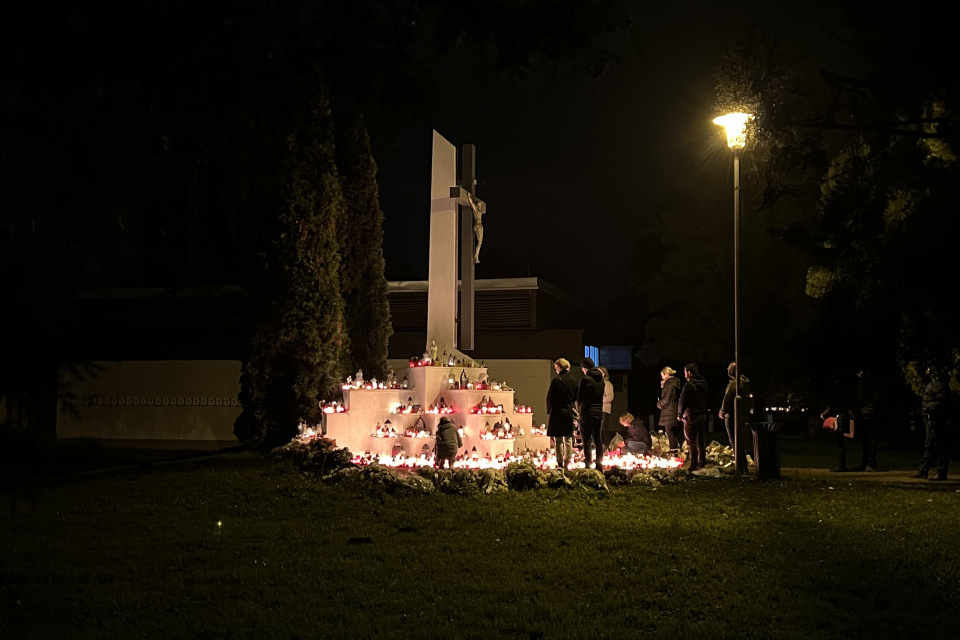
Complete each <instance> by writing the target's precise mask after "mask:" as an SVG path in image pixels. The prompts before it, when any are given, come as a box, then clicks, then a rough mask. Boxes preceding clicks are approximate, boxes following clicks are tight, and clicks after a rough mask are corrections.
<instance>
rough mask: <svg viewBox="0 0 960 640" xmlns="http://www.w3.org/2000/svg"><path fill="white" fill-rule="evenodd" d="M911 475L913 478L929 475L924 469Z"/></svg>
mask: <svg viewBox="0 0 960 640" xmlns="http://www.w3.org/2000/svg"><path fill="white" fill-rule="evenodd" d="M910 477H911V478H926V477H927V474H926V473H924V472H923V471H917V472H916V473H914V474H911V475H910Z"/></svg>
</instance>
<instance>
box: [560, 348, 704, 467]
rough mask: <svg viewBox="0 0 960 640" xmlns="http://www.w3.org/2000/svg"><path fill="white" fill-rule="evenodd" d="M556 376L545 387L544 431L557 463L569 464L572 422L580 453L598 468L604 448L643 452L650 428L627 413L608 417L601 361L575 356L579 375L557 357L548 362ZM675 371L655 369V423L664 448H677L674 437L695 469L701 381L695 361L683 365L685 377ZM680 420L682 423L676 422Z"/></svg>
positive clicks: (608, 392) (608, 388)
mask: <svg viewBox="0 0 960 640" xmlns="http://www.w3.org/2000/svg"><path fill="white" fill-rule="evenodd" d="M553 366H554V370H555V371H556V372H557V377H556V378H554V379H553V380H552V381H551V382H550V388H549V390H548V391H547V413H548V414H549V420H548V422H547V435H548V436H550V437H551V438H553V439H554V442H555V443H556V452H557V464H558V465H560V466H563V467H569V465H570V463H571V462H572V461H573V450H574V443H573V435H574V430H575V427H576V426H577V424H579V427H580V434H581V437H582V440H583V457H584V462H585V463H586V466H587V468H591V467H592V468H594V469H598V470H601V471H602V470H603V455H604V452H605V451H609V450H612V449H615V448H620V449H623V450H625V451H627V452H630V453H633V454H637V455H643V454H646V453H649V452H650V450H651V449H652V448H653V440H652V438H651V436H650V431H649V430H648V429H647V427H646V425H644V423H643V420H642V419H639V418H635V417H634V416H633V414H631V413H624V414H622V415H621V416H620V418H619V420H618V421H617V424H614V423H612V421H611V416H610V414H611V411H612V404H613V385H612V384H611V383H610V377H609V374H608V372H607V371H606V369H605V368H604V367H597V366H596V364H595V363H594V361H593V359H591V358H584V359H583V360H581V361H580V369H581V371H582V372H583V377H581V378H580V379H579V380H577V378H576V377H575V376H574V375H573V374H572V373H571V372H570V362H569V361H568V360H567V359H566V358H559V359H558V360H556V361H555V362H554V363H553ZM674 374H676V371H675V370H673V369H671V368H670V367H664V369H663V370H662V371H661V373H660V377H661V389H662V390H661V393H660V400H659V402H658V403H657V406H658V407H659V408H660V426H661V427H662V428H663V430H664V431H665V432H666V434H667V438H668V440H669V443H670V452H671V454H673V455H677V454H678V453H679V437H680V434H682V437H683V438H684V440H686V442H687V446H688V447H689V450H690V452H691V453H690V457H689V464H688V466H687V468H688V469H690V470H691V471H695V470H697V469H699V468H701V467H703V466H704V465H706V462H707V449H706V442H705V436H706V433H705V432H706V416H707V381H706V378H704V377H703V376H702V375H700V370H699V368H698V366H697V365H696V363H690V364H688V365H687V366H686V367H684V376H685V377H686V383H685V384H684V385H682V387H681V385H680V381H679V380H678V379H676V378H674V377H673V376H674ZM681 425H682V427H681Z"/></svg>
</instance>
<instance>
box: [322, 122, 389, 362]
mask: <svg viewBox="0 0 960 640" xmlns="http://www.w3.org/2000/svg"><path fill="white" fill-rule="evenodd" d="M336 158H337V167H338V168H339V170H340V177H341V184H342V185H343V195H344V200H345V202H346V212H347V216H346V224H345V225H344V228H343V230H342V231H341V233H340V236H339V237H340V242H341V245H340V254H341V256H342V264H341V269H340V282H341V291H342V292H343V298H344V303H345V311H344V316H345V319H346V325H347V331H348V333H349V335H350V354H349V356H350V358H349V361H348V366H349V367H350V368H351V369H350V370H351V371H352V370H353V367H357V368H360V369H363V371H364V375H365V376H366V377H368V378H369V377H378V378H381V379H382V378H383V376H384V375H385V374H386V370H387V342H388V340H389V339H390V336H391V335H393V327H392V325H391V324H390V305H389V302H388V300H387V280H386V278H385V277H384V261H383V212H382V211H381V210H380V200H379V193H378V189H377V163H376V161H375V160H374V158H373V152H372V150H371V148H370V136H369V134H368V133H367V128H366V125H365V123H364V120H363V117H362V116H361V115H359V114H356V115H355V116H354V117H353V119H352V121H351V122H350V123H348V124H347V125H346V126H343V127H341V128H338V136H337V153H336ZM345 355H347V354H346V353H345Z"/></svg>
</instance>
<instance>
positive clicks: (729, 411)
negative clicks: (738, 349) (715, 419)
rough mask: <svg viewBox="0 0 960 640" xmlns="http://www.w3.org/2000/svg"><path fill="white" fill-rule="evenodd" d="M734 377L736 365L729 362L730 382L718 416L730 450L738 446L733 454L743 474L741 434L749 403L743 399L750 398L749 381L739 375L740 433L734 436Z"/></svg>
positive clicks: (744, 460)
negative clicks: (725, 432)
mask: <svg viewBox="0 0 960 640" xmlns="http://www.w3.org/2000/svg"><path fill="white" fill-rule="evenodd" d="M736 375H737V363H736V362H731V363H730V364H729V365H727V377H729V378H730V382H728V383H727V389H726V391H724V393H723V402H722V403H720V413H719V416H720V419H721V420H723V426H724V427H726V429H727V439H729V440H730V448H731V449H732V448H733V447H734V446H735V445H734V442H736V443H737V444H739V447H738V449H739V451H735V452H734V453H735V455H736V459H737V469H738V470H739V471H740V472H741V473H745V472H746V471H747V442H746V440H747V438H746V436H745V435H744V433H743V425H744V424H745V423H746V421H747V411H748V407H749V403H747V402H745V398H748V397H749V396H750V391H749V389H748V386H747V385H748V384H749V383H750V380H749V379H748V378H747V376H745V375H743V374H740V425H739V429H740V431H739V433H738V434H734V428H735V426H737V425H734V424H733V419H734V412H733V405H734V402H736V398H737V380H736V378H735V377H734V376H736ZM735 435H739V436H740V437H739V438H734V436H735Z"/></svg>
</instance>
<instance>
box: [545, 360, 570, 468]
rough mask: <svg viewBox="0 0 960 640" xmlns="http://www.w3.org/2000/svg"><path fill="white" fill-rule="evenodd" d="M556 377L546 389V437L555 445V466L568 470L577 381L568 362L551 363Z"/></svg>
mask: <svg viewBox="0 0 960 640" xmlns="http://www.w3.org/2000/svg"><path fill="white" fill-rule="evenodd" d="M553 369H554V370H555V371H556V372H557V377H556V378H554V379H552V380H551V381H550V388H549V389H547V413H548V414H549V416H548V419H547V435H548V436H550V437H551V438H553V440H554V442H555V443H556V451H557V466H558V467H560V468H563V469H569V468H570V463H571V462H573V403H574V401H575V400H576V398H577V380H576V379H575V378H574V377H573V374H572V373H570V361H569V360H567V359H566V358H560V359H558V360H557V361H555V362H554V363H553Z"/></svg>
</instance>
